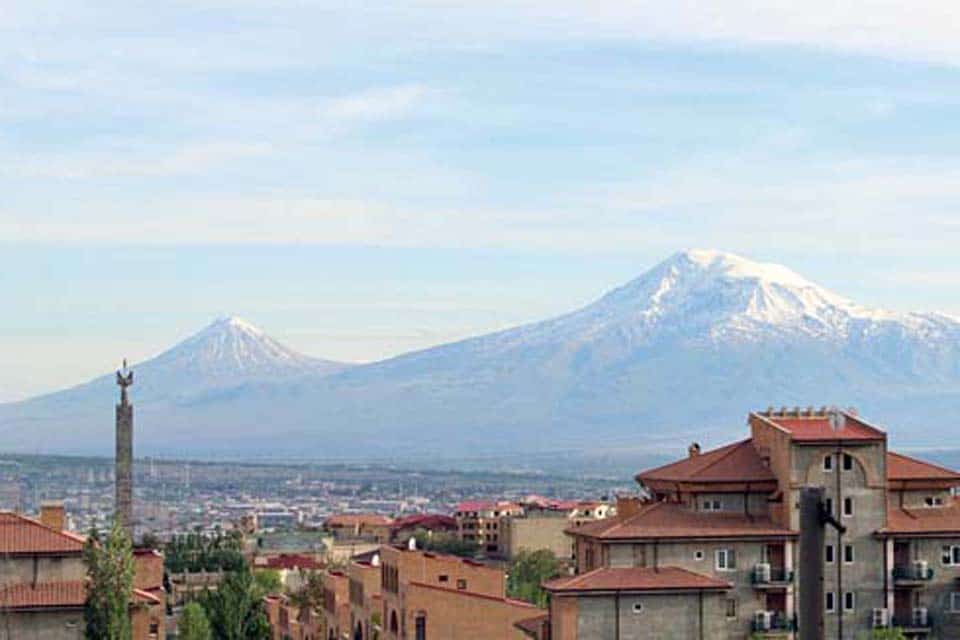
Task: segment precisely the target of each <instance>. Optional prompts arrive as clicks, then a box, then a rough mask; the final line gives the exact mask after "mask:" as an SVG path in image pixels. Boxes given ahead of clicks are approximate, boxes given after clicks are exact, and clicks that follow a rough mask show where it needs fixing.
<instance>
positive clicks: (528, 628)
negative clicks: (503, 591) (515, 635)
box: [513, 613, 550, 638]
mask: <svg viewBox="0 0 960 640" xmlns="http://www.w3.org/2000/svg"><path fill="white" fill-rule="evenodd" d="M549 622H550V614H549V613H544V614H543V615H539V616H535V617H533V618H524V619H523V620H518V621H517V622H514V623H513V626H515V627H516V628H517V629H519V630H520V631H522V632H523V633H525V634H526V635H528V636H530V637H531V638H539V637H540V634H541V633H543V630H544V627H545V626H546V625H547V624H548V623H549Z"/></svg>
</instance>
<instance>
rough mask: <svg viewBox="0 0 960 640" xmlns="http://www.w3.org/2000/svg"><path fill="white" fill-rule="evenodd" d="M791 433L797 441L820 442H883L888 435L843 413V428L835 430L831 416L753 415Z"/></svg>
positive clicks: (857, 418)
mask: <svg viewBox="0 0 960 640" xmlns="http://www.w3.org/2000/svg"><path fill="white" fill-rule="evenodd" d="M753 415H755V416H758V417H759V418H761V419H762V420H764V421H766V422H770V423H772V424H774V425H776V426H778V427H780V428H781V429H783V430H784V431H787V432H789V433H790V436H791V438H793V439H794V440H796V441H799V442H803V441H812V442H820V441H825V440H883V439H884V438H886V434H885V433H884V432H883V431H881V430H880V429H877V428H876V427H872V426H870V425H868V424H867V423H866V422H864V421H863V420H862V419H861V418H859V417H858V416H855V415H853V414H850V413H846V412H841V415H842V416H843V426H842V427H841V428H840V429H834V428H833V426H832V425H831V424H830V418H829V416H827V415H825V414H822V413H816V414H814V415H812V416H799V417H798V416H779V415H767V414H764V413H755V414H753Z"/></svg>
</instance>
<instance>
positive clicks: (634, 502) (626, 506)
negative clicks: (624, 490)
mask: <svg viewBox="0 0 960 640" xmlns="http://www.w3.org/2000/svg"><path fill="white" fill-rule="evenodd" d="M639 511H640V498H639V497H638V496H617V517H618V518H620V519H624V518H629V517H630V516H635V515H636V514H637V513H638V512H639Z"/></svg>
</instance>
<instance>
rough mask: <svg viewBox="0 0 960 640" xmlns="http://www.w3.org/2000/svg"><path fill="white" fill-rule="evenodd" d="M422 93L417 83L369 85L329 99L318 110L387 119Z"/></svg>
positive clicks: (349, 117)
mask: <svg viewBox="0 0 960 640" xmlns="http://www.w3.org/2000/svg"><path fill="white" fill-rule="evenodd" d="M425 94H426V88H425V87H423V86H421V85H403V86H399V87H386V88H378V89H370V90H369V91H364V92H361V93H357V94H353V95H348V96H344V97H341V98H336V99H333V100H330V101H328V102H327V103H326V105H324V106H323V108H322V110H321V112H322V113H323V115H324V116H326V117H328V118H333V119H335V120H387V119H391V118H396V117H399V116H403V115H405V114H407V113H409V112H410V111H411V109H412V108H413V107H414V106H416V105H417V103H418V102H420V100H421V99H422V98H423V97H424V95H425Z"/></svg>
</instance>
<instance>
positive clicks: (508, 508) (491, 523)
mask: <svg viewBox="0 0 960 640" xmlns="http://www.w3.org/2000/svg"><path fill="white" fill-rule="evenodd" d="M519 515H523V507H522V506H521V505H519V504H517V503H516V502H509V501H504V500H469V501H466V502H461V503H460V504H458V505H457V509H456V511H455V512H454V518H455V519H456V521H457V534H458V535H459V537H460V539H461V540H463V541H464V542H471V543H474V544H476V545H477V546H478V547H480V549H481V550H483V551H484V552H485V553H489V554H493V555H497V554H500V553H501V546H500V519H501V518H503V517H505V516H519Z"/></svg>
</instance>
